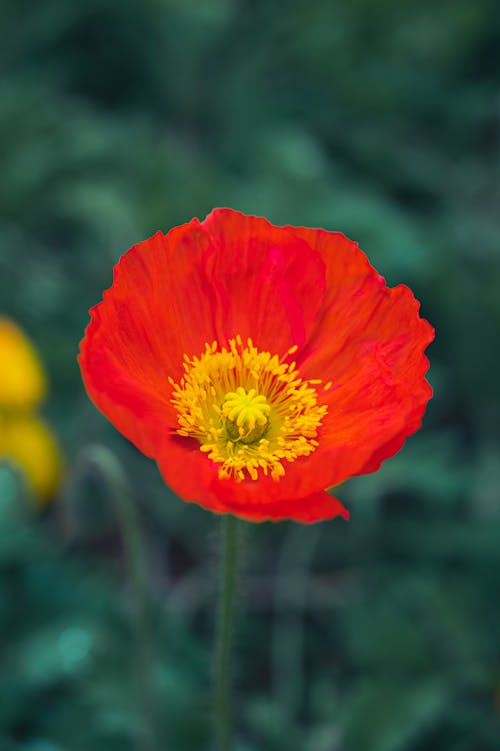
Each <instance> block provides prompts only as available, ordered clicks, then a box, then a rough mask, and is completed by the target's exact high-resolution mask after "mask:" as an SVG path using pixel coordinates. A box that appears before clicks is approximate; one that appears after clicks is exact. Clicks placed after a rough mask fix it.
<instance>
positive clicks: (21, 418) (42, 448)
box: [0, 414, 62, 507]
mask: <svg viewBox="0 0 500 751" xmlns="http://www.w3.org/2000/svg"><path fill="white" fill-rule="evenodd" d="M1 462H6V463H8V464H12V465H13V466H14V467H15V468H16V469H18V470H20V471H21V474H22V475H23V477H24V478H25V480H26V483H27V485H28V488H29V489H30V491H31V493H32V495H33V498H34V500H35V502H36V504H37V506H39V507H43V506H45V505H46V504H47V503H48V502H49V501H50V499H51V498H52V496H53V495H54V494H55V492H56V490H57V488H58V486H59V483H60V481H61V476H62V457H61V451H60V449H59V445H58V443H57V441H56V439H55V436H54V434H53V432H52V430H51V429H50V427H49V426H48V425H47V424H46V423H45V422H44V421H43V420H41V419H40V418H39V417H37V416H36V415H31V414H18V415H9V416H7V417H6V416H4V417H3V418H1V417H0V463H1Z"/></svg>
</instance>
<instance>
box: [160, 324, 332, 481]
mask: <svg viewBox="0 0 500 751" xmlns="http://www.w3.org/2000/svg"><path fill="white" fill-rule="evenodd" d="M296 349H297V348H296V347H295V346H294V347H291V348H290V349H289V350H288V352H287V354H293V353H294V352H295V351H296ZM184 371H185V374H184V376H183V377H182V378H181V380H180V381H179V382H178V383H175V382H174V381H173V380H172V379H171V378H169V379H168V383H169V384H170V386H171V388H172V404H173V405H174V407H175V408H176V410H177V415H178V423H179V428H178V429H177V433H178V434H179V435H181V436H186V437H191V438H196V439H197V440H198V441H199V443H200V450H201V451H203V452H204V453H206V455H207V457H208V458H209V459H210V460H211V461H213V462H215V463H217V464H219V465H220V468H219V477H221V478H230V479H233V480H235V481H236V482H241V481H242V480H248V479H250V480H257V479H258V478H259V476H262V475H264V476H270V477H272V478H273V479H274V480H276V481H279V479H280V478H281V477H283V475H284V474H285V471H286V470H285V466H284V463H286V462H293V461H295V459H297V458H298V457H300V456H308V455H309V454H311V453H312V452H313V451H315V449H316V447H317V446H318V441H317V440H316V438H317V437H318V429H319V427H320V425H321V422H322V419H323V417H324V416H325V414H326V412H327V407H326V405H320V404H318V394H317V391H316V388H315V385H316V384H319V383H321V381H320V380H314V381H313V380H309V381H303V380H302V379H301V378H300V376H299V373H298V371H297V370H296V364H295V362H293V363H290V364H287V363H286V362H284V358H281V359H280V358H279V357H278V355H276V354H271V353H270V352H260V351H259V350H258V349H257V348H256V347H255V346H254V344H253V341H252V340H251V339H247V341H246V344H244V342H243V340H242V338H241V337H240V336H239V335H237V336H236V337H235V338H234V339H230V340H229V342H228V344H227V346H226V347H223V348H222V349H219V348H218V344H217V342H213V343H211V344H207V345H206V346H205V351H204V352H203V354H202V355H200V356H199V357H196V356H195V357H189V356H187V355H186V356H184Z"/></svg>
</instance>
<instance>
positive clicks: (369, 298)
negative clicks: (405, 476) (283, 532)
mask: <svg viewBox="0 0 500 751" xmlns="http://www.w3.org/2000/svg"><path fill="white" fill-rule="evenodd" d="M418 309H419V305H418V303H417V301H416V300H415V298H414V297H413V295H412V293H411V291H410V290H409V289H408V288H407V287H405V286H404V285H400V286H398V287H395V288H393V289H390V288H388V287H387V286H386V284H385V281H384V279H383V278H382V277H381V276H380V275H379V274H378V273H377V272H376V271H375V269H373V267H372V266H371V265H370V264H369V262H368V260H367V258H366V257H365V255H364V254H363V253H362V251H361V250H359V248H358V246H357V245H356V243H354V242H351V240H348V239H347V238H346V237H344V235H342V234H340V233H338V232H326V231H324V230H321V229H305V228H303V227H290V226H287V227H275V226H273V225H272V224H270V223H269V222H268V221H267V220H266V219H263V218H259V217H254V216H245V215H244V214H240V213H239V212H236V211H232V210H230V209H215V210H214V211H213V212H212V213H211V214H210V215H209V216H208V217H207V218H206V219H205V220H204V221H203V222H201V223H200V222H199V221H198V219H193V220H192V221H191V222H189V223H188V224H184V225H182V226H180V227H176V228H175V229H172V230H171V231H170V232H169V233H168V234H166V235H164V234H162V233H161V232H158V233H157V234H156V235H155V236H154V237H152V238H150V239H149V240H145V241H144V242H141V243H139V244H138V245H134V246H133V247H132V248H131V249H130V250H129V251H128V252H127V253H126V254H125V255H124V256H123V257H122V258H121V260H120V262H119V263H118V265H117V266H116V268H115V275H114V281H113V285H112V287H111V288H110V289H109V290H107V292H105V293H104V299H103V301H102V302H101V303H99V304H98V305H96V306H95V307H94V308H93V309H92V310H91V322H90V324H89V326H88V328H87V331H86V334H85V338H84V339H83V342H82V345H81V355H80V358H79V360H80V366H81V370H82V374H83V379H84V381H85V385H86V387H87V390H88V393H89V396H90V398H91V399H92V400H93V401H94V403H95V404H96V406H97V407H98V408H99V409H100V410H101V411H102V412H103V413H104V414H105V415H106V417H108V419H109V420H111V422H112V423H113V425H114V426H115V427H116V428H117V429H118V430H119V431H120V432H121V433H123V435H125V436H126V437H127V438H128V439H129V440H130V441H132V443H134V444H135V445H136V446H137V448H139V449H140V450H141V451H142V452H144V453H145V454H146V455H147V456H149V457H152V458H153V459H155V460H156V462H157V463H158V466H159V468H160V471H161V473H162V475H163V477H164V479H165V482H166V483H167V484H168V485H169V486H170V487H171V488H172V489H173V490H174V491H175V492H176V493H177V494H178V495H179V496H180V497H181V498H183V499H184V500H186V501H193V502H195V503H199V504H200V505H202V506H204V507H205V508H208V509H211V510H212V511H216V512H220V513H225V512H228V513H232V514H234V515H236V516H239V517H243V518H245V519H249V520H252V521H262V520H266V519H273V520H278V519H295V520H296V521H300V522H314V521H318V520H321V519H327V518H332V517H334V516H336V515H339V514H340V515H342V516H344V517H346V518H347V517H348V513H347V511H346V510H345V509H344V507H343V506H342V505H341V503H340V502H339V501H337V500H336V499H335V498H333V497H332V496H331V495H330V494H328V493H327V492H326V488H331V487H333V486H336V485H338V484H339V483H341V482H343V481H344V480H345V479H347V478H348V477H350V476H352V475H358V474H363V473H367V472H373V471H374V470H376V469H378V467H379V466H380V464H381V462H382V461H383V460H384V459H387V458H388V457H389V456H392V455H393V454H395V453H396V451H398V450H399V449H400V448H401V446H402V445H403V443H404V440H405V438H406V437H407V436H408V435H410V434H411V433H413V432H415V431H416V430H418V428H419V427H420V424H421V419H422V415H423V412H424V409H425V405H426V403H427V401H428V400H429V398H430V397H431V395H432V391H431V388H430V386H429V384H428V383H427V382H426V380H425V378H424V376H425V373H426V371H427V368H428V361H427V358H426V357H425V356H424V354H423V351H424V349H425V347H426V346H427V344H428V343H429V342H430V341H431V340H432V338H433V335H434V332H433V329H432V327H431V326H430V325H429V324H428V323H427V321H425V320H423V319H421V318H419V316H418Z"/></svg>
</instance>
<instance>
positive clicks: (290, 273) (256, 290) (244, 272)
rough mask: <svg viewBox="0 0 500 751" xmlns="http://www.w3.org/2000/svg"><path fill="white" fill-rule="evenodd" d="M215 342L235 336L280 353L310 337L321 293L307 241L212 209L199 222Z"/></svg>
mask: <svg viewBox="0 0 500 751" xmlns="http://www.w3.org/2000/svg"><path fill="white" fill-rule="evenodd" d="M202 227H203V230H204V231H205V232H206V233H207V234H208V236H209V238H210V244H211V250H210V251H209V253H208V254H207V255H206V256H205V257H204V260H203V262H204V264H206V269H207V275H208V277H209V279H210V284H211V287H212V290H213V295H214V297H213V303H212V306H213V310H214V311H216V316H217V323H216V332H217V335H216V338H217V339H218V340H219V341H225V340H227V339H228V338H230V337H233V336H235V335H236V334H240V335H241V337H242V338H243V340H246V339H247V338H248V337H251V338H252V339H253V341H254V344H255V345H256V346H257V347H258V348H259V349H261V350H268V351H269V352H271V353H273V354H274V353H277V354H278V355H280V356H281V355H284V354H285V353H286V351H287V349H288V348H289V347H291V346H292V345H295V344H296V345H297V346H299V347H301V346H303V344H304V343H305V341H306V340H307V339H308V338H309V336H310V335H311V332H312V330H313V327H314V326H315V323H316V318H317V315H318V311H319V310H320V308H321V305H322V303H323V298H324V294H325V267H324V263H323V260H322V259H321V256H320V255H319V254H318V253H317V252H316V251H314V250H312V249H311V248H310V247H309V246H308V245H307V243H305V242H303V241H302V240H300V239H299V238H297V237H296V236H295V235H292V234H290V233H289V232H287V230H286V229H284V228H282V227H275V226H273V225H272V224H270V223H269V222H268V221H267V219H263V218H261V217H255V216H245V215H244V214H241V213H240V212H238V211H232V210H231V209H215V210H214V211H212V213H211V214H209V216H207V218H206V219H205V221H204V222H203V223H202Z"/></svg>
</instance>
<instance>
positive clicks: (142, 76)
mask: <svg viewBox="0 0 500 751" xmlns="http://www.w3.org/2000/svg"><path fill="white" fill-rule="evenodd" d="M499 40H500V6H499V4H498V2H497V0H491V1H489V0H479V1H477V2H473V1H472V0H471V1H469V2H466V1H464V0H445V1H444V2H436V1H435V0H434V1H433V2H416V0H415V1H413V2H396V1H395V0H378V1H377V2H369V1H368V0H351V1H350V2H349V3H347V2H346V3H341V2H336V3H335V2H327V0H318V1H317V2H313V1H311V2H306V0H289V1H288V2H285V1H284V0H281V1H278V2H272V1H271V0H267V1H266V0H256V1H255V2H250V1H249V0H246V1H245V0H239V1H237V0H206V1H204V0H169V1H167V0H143V1H142V2H139V1H138V0H137V2H125V1H124V0H122V1H121V2H120V0H89V1H87V2H83V1H82V2H79V1H75V2H72V1H70V0H45V1H44V2H37V1H36V0H21V1H19V0H2V2H1V3H0V154H1V159H0V305H1V310H2V312H3V313H4V314H8V315H10V316H12V317H13V318H15V319H16V320H17V321H19V322H20V323H21V324H22V325H23V326H24V327H25V329H26V330H27V331H28V332H29V334H30V336H31V337H32V338H33V340H34V341H35V342H36V344H37V346H38V348H39V350H40V351H41V353H42V355H43V358H44V360H45V362H46V364H47V368H48V370H49V374H50V380H51V384H52V394H51V398H50V400H49V402H48V403H47V405H46V409H45V412H46V414H47V416H48V417H49V418H50V419H51V420H52V422H53V424H54V426H55V428H56V430H57V432H58V434H59V436H60V439H61V442H62V444H63V446H64V450H65V453H66V456H67V461H68V468H69V472H68V474H69V476H68V481H67V484H66V485H65V487H64V488H63V489H62V491H61V497H60V498H59V499H58V500H57V501H56V502H55V503H54V505H53V506H52V508H51V509H50V511H49V512H48V513H47V514H46V515H44V516H42V517H40V516H39V515H35V514H33V513H31V512H30V511H29V505H27V504H26V503H25V502H24V501H23V497H22V493H20V492H19V493H18V492H17V491H16V486H15V485H13V478H11V477H10V475H7V474H6V473H5V472H4V473H3V474H2V475H0V480H1V485H0V501H1V503H0V510H1V518H0V639H1V656H0V697H1V698H0V749H1V750H2V751H14V750H15V751H101V749H102V750H103V751H114V750H115V749H116V750H117V751H118V750H119V751H135V750H136V749H137V750H138V751H142V749H147V742H148V739H147V736H145V735H144V725H145V718H144V706H143V705H144V702H142V703H141V701H140V700H139V701H138V700H137V694H138V690H139V692H140V691H141V690H142V689H141V683H140V680H138V678H137V663H136V662H135V661H134V659H135V658H134V654H135V651H134V650H135V649H136V648H135V647H134V638H135V637H134V633H135V631H134V620H133V615H134V602H133V597H132V596H131V591H130V587H129V585H128V584H127V575H126V567H125V564H124V559H123V554H122V545H121V543H120V535H119V531H118V525H117V521H116V514H115V511H114V509H113V504H112V503H111V502H110V499H109V492H108V489H107V486H106V484H105V483H104V482H103V480H102V478H100V477H99V476H96V474H95V472H93V473H87V472H86V471H84V470H85V468H84V466H83V465H84V457H83V458H82V451H84V450H85V447H86V446H88V445H89V444H91V443H101V444H105V445H106V446H108V447H109V448H110V449H111V450H112V451H113V452H114V454H115V455H116V456H117V457H118V458H119V459H120V461H121V462H122V463H123V465H124V466H125V467H126V472H127V478H128V482H129V483H130V486H131V488H132V491H133V494H134V497H135V498H136V501H137V504H138V507H139V509H140V514H141V522H142V527H143V530H144V534H145V535H146V543H147V544H146V547H147V554H148V555H147V558H148V561H147V563H148V566H149V572H150V576H149V581H150V585H151V587H150V588H151V592H152V595H153V598H152V600H153V604H152V608H151V619H150V623H149V627H148V628H149V636H148V640H149V641H150V649H151V655H152V658H153V659H152V664H151V665H150V667H151V670H150V679H151V681H152V684H153V692H154V694H155V696H156V699H155V701H154V702H152V706H151V714H152V715H153V716H154V732H155V735H156V739H157V745H156V749H157V751H160V750H163V749H169V751H191V749H192V750H193V751H194V750H195V749H203V750H204V749H208V748H209V726H210V724H209V686H210V649H211V634H212V620H213V610H214V598H215V590H216V583H215V582H216V558H217V555H216V551H217V527H218V520H217V518H215V517H213V516H212V515H211V514H209V513H206V512H203V511H202V510H200V509H198V508H195V507H190V506H186V505H185V504H183V503H182V502H180V501H178V500H177V499H175V498H174V497H172V496H171V494H170V493H169V491H168V490H166V489H165V488H164V487H163V485H162V483H161V481H160V480H159V477H158V473H157V471H156V469H155V467H154V465H153V463H152V462H149V461H148V460H147V459H145V458H143V457H142V456H140V455H139V454H138V453H137V452H136V451H135V450H134V449H133V448H132V447H131V446H130V445H129V444H128V443H127V442H126V441H124V440H123V439H122V438H121V437H120V436H119V435H118V434H116V433H115V431H114V430H113V429H112V428H111V427H109V425H108V424H107V423H106V421H105V420H104V419H103V418H102V417H101V416H100V415H99V414H98V413H97V411H96V410H95V409H94V408H93V406H92V405H91V404H90V403H89V402H88V400H87V398H86V396H85V393H84V390H83V388H82V385H81V382H80V377H79V373H78V369H77V365H76V361H75V357H76V352H77V347H78V341H79V339H80V338H81V336H82V333H83V329H84V327H85V325H86V323H87V320H88V315H87V310H88V308H89V307H90V306H91V305H92V304H94V303H95V302H97V301H98V299H99V298H100V296H101V293H102V290H103V289H104V288H105V287H107V286H109V284H110V282H111V278H112V271H111V269H112V266H113V264H114V263H115V262H116V260H117V259H118V257H119V255H120V254H121V253H122V252H124V251H125V250H126V249H127V248H128V247H129V246H130V245H131V244H133V243H134V242H136V241H138V240H140V239H143V238H144V237H147V236H149V235H151V234H153V233H154V232H155V231H156V230H157V229H162V230H165V231H166V230H167V229H168V228H170V227H171V226H173V225H175V224H179V223H181V222H185V221H188V220H189V219H190V218H191V217H192V216H199V217H203V216H204V215H205V214H206V213H207V212H208V211H209V210H210V209H211V208H212V207H214V206H224V205H228V206H231V207H233V208H237V209H240V210H243V211H245V212H247V213H257V214H263V215H265V216H267V217H268V218H269V219H270V220H271V221H273V222H275V223H278V224H279V223H292V224H298V225H306V226H323V227H325V228H328V229H337V230H341V231H343V232H345V233H346V234H347V235H348V236H349V237H351V238H353V239H355V240H357V241H358V242H359V244H360V245H361V247H362V248H363V249H364V250H365V251H366V252H367V253H368V255H369V257H370V259H371V261H372V263H373V264H374V265H375V266H376V268H377V269H378V270H379V271H380V272H381V273H382V274H383V275H384V276H385V277H386V278H387V280H388V281H389V283H391V284H396V283H400V282H404V283H407V284H409V285H410V286H411V287H412V289H413V290H414V291H415V294H416V295H417V297H418V298H419V299H420V300H421V301H422V312H423V315H425V316H426V317H427V318H428V319H429V320H430V321H431V322H432V323H433V325H434V326H435V327H436V331H437V336H436V341H435V343H434V344H433V345H432V346H431V348H430V350H429V356H430V359H431V362H432V367H431V371H430V380H431V382H432V385H433V387H434V389H435V397H434V399H433V401H432V402H431V403H430V406H429V409H428V411H427V415H426V418H425V421H424V426H423V428H422V430H421V431H420V432H419V433H418V434H417V435H416V436H414V437H412V438H411V439H410V440H409V441H408V443H407V445H406V446H405V447H404V449H403V450H402V451H401V452H400V454H399V455H398V456H396V457H395V458H394V459H392V460H390V461H389V462H387V464H386V466H384V467H383V469H382V470H381V471H380V472H378V473H377V474H375V475H372V476H368V477H365V478H357V479H355V480H352V481H350V482H348V483H345V485H344V486H343V487H341V488H339V489H338V495H339V496H340V498H341V499H342V500H344V501H345V502H346V503H347V504H348V505H349V507H350V509H351V522H350V523H349V524H346V523H344V522H342V521H334V522H330V523H324V524H321V525H315V526H313V527H301V526H298V525H294V524H292V523H283V524H280V525H270V524H266V525H260V526H254V527H249V526H248V527H247V530H246V544H245V548H246V555H245V563H244V569H245V572H244V577H243V583H242V596H241V603H240V618H239V629H238V637H237V655H238V656H237V665H236V684H237V695H236V715H237V725H238V750H239V751H268V750H269V751H295V749H297V751H433V750H434V749H440V750H441V749H442V750H443V751H444V750H446V751H498V748H500V633H499V631H500V626H499V624H500V599H499V594H500V585H499V569H500V503H499V492H500V491H499V485H500V459H499V455H500V438H499V433H498V424H499V417H500V407H499V393H498V392H499V366H500V355H499V331H500V213H499V206H500V183H499V145H500V52H499V50H500V42H499ZM82 467H83V469H82ZM132 594H133V593H132Z"/></svg>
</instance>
